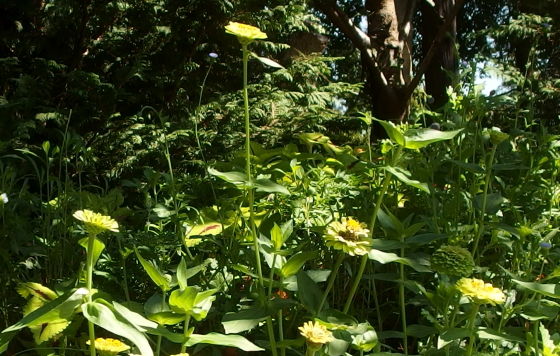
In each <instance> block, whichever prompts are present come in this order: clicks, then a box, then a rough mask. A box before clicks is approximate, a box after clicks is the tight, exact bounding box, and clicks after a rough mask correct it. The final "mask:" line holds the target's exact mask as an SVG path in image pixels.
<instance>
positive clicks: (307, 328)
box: [298, 321, 333, 350]
mask: <svg viewBox="0 0 560 356" xmlns="http://www.w3.org/2000/svg"><path fill="white" fill-rule="evenodd" d="M298 329H299V331H300V334H301V335H302V336H303V337H304V338H305V341H306V343H307V347H309V348H310V349H312V350H318V349H320V348H321V346H323V345H324V344H326V343H328V342H331V341H333V336H332V333H331V332H330V331H329V330H327V328H326V327H325V326H324V325H321V324H319V322H317V321H316V322H315V323H313V322H312V321H308V322H307V323H304V324H303V326H300V327H299V328H298Z"/></svg>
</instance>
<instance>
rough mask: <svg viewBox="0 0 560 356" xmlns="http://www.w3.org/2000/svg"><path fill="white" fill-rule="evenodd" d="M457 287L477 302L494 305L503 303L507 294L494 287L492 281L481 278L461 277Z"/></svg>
mask: <svg viewBox="0 0 560 356" xmlns="http://www.w3.org/2000/svg"><path fill="white" fill-rule="evenodd" d="M457 289H458V290H459V291H460V292H461V293H463V295H465V296H467V297H470V298H471V299H472V300H473V301H474V302H475V303H479V304H486V303H490V304H492V305H496V304H503V303H504V302H505V301H506V295H505V294H504V292H502V290H501V289H499V288H494V286H492V284H490V283H484V281H483V280H481V279H476V278H461V279H460V280H459V282H457Z"/></svg>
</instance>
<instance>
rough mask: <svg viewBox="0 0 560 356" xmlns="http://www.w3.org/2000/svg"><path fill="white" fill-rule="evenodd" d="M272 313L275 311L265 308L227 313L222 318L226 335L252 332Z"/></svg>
mask: <svg viewBox="0 0 560 356" xmlns="http://www.w3.org/2000/svg"><path fill="white" fill-rule="evenodd" d="M272 313H274V310H272V309H271V308H267V307H264V306H257V307H249V308H247V309H243V310H241V311H239V312H237V313H227V314H226V315H224V317H223V318H222V325H223V326H224V330H225V332H226V334H237V333H240V332H243V331H248V330H251V329H252V328H254V327H255V326H257V325H259V323H260V322H261V321H263V320H265V319H266V318H267V317H268V316H270V315H272Z"/></svg>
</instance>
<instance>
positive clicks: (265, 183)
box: [253, 178, 290, 195]
mask: <svg viewBox="0 0 560 356" xmlns="http://www.w3.org/2000/svg"><path fill="white" fill-rule="evenodd" d="M253 185H254V187H255V188H257V191H261V192H266V193H282V194H286V195H290V191H289V190H288V189H287V188H286V187H284V186H283V185H280V184H278V183H274V182H273V181H271V180H270V179H268V178H259V179H257V180H255V181H254V182H253Z"/></svg>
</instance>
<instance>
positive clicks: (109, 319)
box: [82, 301, 153, 356]
mask: <svg viewBox="0 0 560 356" xmlns="http://www.w3.org/2000/svg"><path fill="white" fill-rule="evenodd" d="M82 312H83V314H84V316H85V317H86V318H87V319H88V320H89V321H91V322H92V323H94V324H95V325H98V326H100V327H102V328H103V329H105V330H108V331H110V332H112V333H113V334H116V335H119V336H122V337H124V338H127V339H129V340H130V341H132V342H133V343H134V344H135V345H136V347H138V350H139V351H140V353H141V354H142V355H144V356H153V352H152V348H151V347H150V343H149V342H148V340H147V339H146V336H145V335H144V334H143V333H142V332H140V331H139V330H138V329H137V328H136V327H134V326H133V325H131V324H130V323H129V321H128V320H127V319H125V318H123V317H122V316H121V315H120V314H118V313H115V312H114V310H113V309H112V308H111V307H109V306H108V305H105V304H102V303H99V302H98V301H95V302H90V303H85V304H82Z"/></svg>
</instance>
